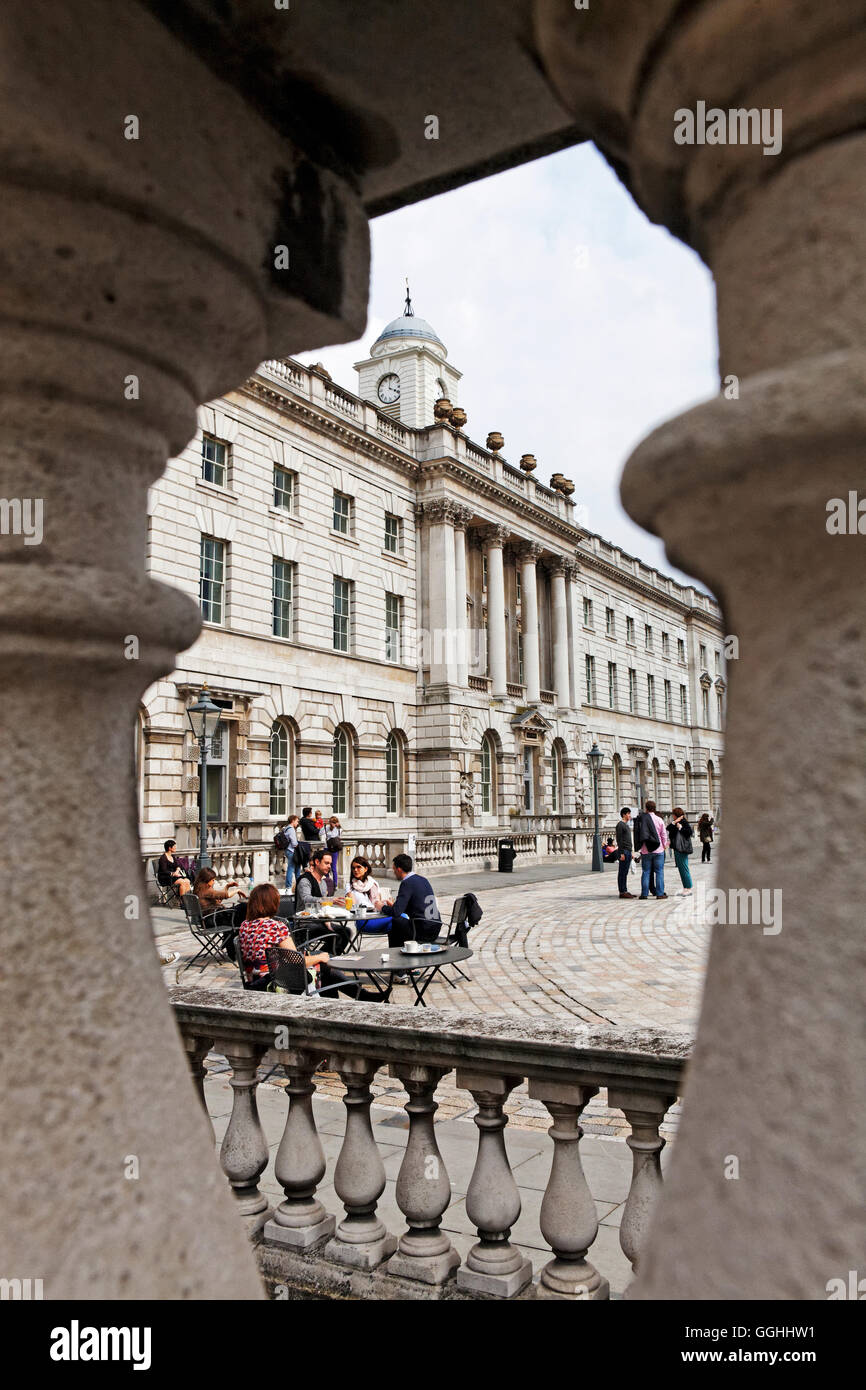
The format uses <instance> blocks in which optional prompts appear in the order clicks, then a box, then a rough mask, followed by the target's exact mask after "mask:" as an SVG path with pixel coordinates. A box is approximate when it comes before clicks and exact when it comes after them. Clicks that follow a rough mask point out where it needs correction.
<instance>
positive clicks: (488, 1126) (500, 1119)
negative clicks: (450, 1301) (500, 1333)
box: [457, 1068, 532, 1298]
mask: <svg viewBox="0 0 866 1390" xmlns="http://www.w3.org/2000/svg"><path fill="white" fill-rule="evenodd" d="M520 1081H521V1078H520V1077H518V1076H490V1075H482V1074H479V1073H477V1072H470V1071H462V1070H460V1069H459V1068H458V1071H457V1085H458V1086H460V1087H462V1088H463V1089H464V1090H467V1091H469V1092H471V1095H472V1099H473V1100H474V1101H475V1104H476V1105H477V1106H478V1114H477V1115H476V1116H475V1124H476V1126H477V1128H478V1157H477V1159H476V1163H475V1168H474V1171H473V1173H472V1178H471V1180H470V1183H469V1191H468V1192H467V1193H466V1214H467V1216H468V1217H469V1220H470V1221H471V1222H472V1224H473V1226H475V1228H476V1230H477V1231H478V1244H477V1245H473V1247H472V1249H471V1250H470V1251H469V1254H468V1255H467V1256H466V1263H465V1264H464V1265H462V1266H461V1267H460V1269H459V1270H458V1271H457V1285H458V1288H461V1289H468V1290H470V1291H471V1292H472V1293H485V1294H494V1295H496V1296H497V1297H499V1298H513V1297H514V1295H515V1294H517V1293H520V1290H521V1289H523V1288H525V1287H526V1285H527V1284H528V1283H530V1281H531V1279H532V1262H531V1260H527V1259H526V1258H525V1257H524V1256H523V1255H521V1253H520V1251H519V1250H515V1248H514V1246H513V1245H512V1244H511V1241H510V1240H509V1237H510V1235H511V1228H512V1226H514V1224H515V1222H516V1221H517V1218H518V1217H519V1215H520V1193H519V1191H518V1189H517V1183H516V1182H515V1181H514V1174H513V1173H512V1171H511V1165H510V1164H509V1162H508V1154H507V1152H506V1149H505V1137H504V1134H503V1131H504V1129H505V1126H506V1125H507V1123H508V1116H507V1115H504V1114H503V1106H504V1104H505V1102H506V1101H507V1099H508V1097H509V1095H510V1094H511V1092H512V1091H513V1090H514V1087H515V1086H518V1085H519V1084H520Z"/></svg>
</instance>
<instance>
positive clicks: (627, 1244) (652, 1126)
mask: <svg viewBox="0 0 866 1390" xmlns="http://www.w3.org/2000/svg"><path fill="white" fill-rule="evenodd" d="M675 1100H676V1096H653V1095H646V1094H645V1093H644V1092H642V1091H628V1090H621V1089H619V1088H617V1089H616V1090H614V1089H612V1088H609V1089H608V1093H607V1101H608V1105H611V1106H613V1107H614V1108H615V1109H617V1110H621V1111H622V1112H623V1114H624V1115H625V1117H626V1119H627V1120H628V1122H629V1124H630V1125H631V1134H630V1135H629V1136H628V1138H627V1139H626V1143H627V1144H628V1146H629V1148H630V1149H631V1151H632V1154H633V1164H632V1178H631V1187H630V1188H629V1191H628V1199H627V1201H626V1204H625V1210H624V1212H623V1214H622V1222H621V1224H620V1228H619V1243H620V1245H621V1246H622V1250H623V1254H624V1255H625V1256H626V1258H627V1259H628V1260H630V1261H631V1267H632V1269H633V1270H634V1271H635V1272H637V1267H638V1258H639V1256H640V1254H641V1252H642V1250H643V1249H644V1246H645V1242H646V1237H647V1233H648V1232H649V1228H650V1225H651V1222H652V1218H653V1216H654V1214H655V1210H656V1207H657V1205H658V1202H659V1198H660V1197H661V1195H662V1187H663V1183H662V1168H661V1155H662V1149H663V1148H664V1146H665V1141H664V1139H662V1137H661V1135H660V1134H659V1126H660V1124H661V1123H662V1121H663V1120H664V1117H665V1115H666V1114H667V1113H668V1111H669V1110H670V1108H671V1106H672V1105H673V1104H674V1101H675Z"/></svg>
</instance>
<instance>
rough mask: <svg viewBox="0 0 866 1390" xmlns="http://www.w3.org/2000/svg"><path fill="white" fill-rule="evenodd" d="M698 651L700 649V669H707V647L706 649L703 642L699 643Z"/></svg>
mask: <svg viewBox="0 0 866 1390" xmlns="http://www.w3.org/2000/svg"><path fill="white" fill-rule="evenodd" d="M700 651H701V656H700V661H701V670H702V671H706V669H707V649H706V647H705V646H704V644H703V642H702V643H701V648H700Z"/></svg>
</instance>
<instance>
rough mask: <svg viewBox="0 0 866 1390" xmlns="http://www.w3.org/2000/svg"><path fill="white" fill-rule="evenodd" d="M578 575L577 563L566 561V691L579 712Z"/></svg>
mask: <svg viewBox="0 0 866 1390" xmlns="http://www.w3.org/2000/svg"><path fill="white" fill-rule="evenodd" d="M578 573H579V569H578V565H577V561H576V560H566V561H565V563H564V565H563V575H564V576H565V613H566V622H567V630H568V689H569V703H570V705H571V708H572V709H575V710H579V709H580V706H581V704H582V699H581V685H580V682H581V670H580V659H581V650H580V622H579V620H578V594H577V576H578Z"/></svg>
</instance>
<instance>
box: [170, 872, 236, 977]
mask: <svg viewBox="0 0 866 1390" xmlns="http://www.w3.org/2000/svg"><path fill="white" fill-rule="evenodd" d="M180 905H181V907H182V908H183V910H184V913H185V914H186V921H187V926H188V927H189V930H190V934H191V935H192V936H193V937H194V938H195V940H196V941H197V942H198V943H199V950H198V951H196V953H195V955H194V956H193V957H192V960H189V961H187V963H186V965H185V966H184V967H183V969H182V970H181V971H180V974H181V975H183V974H184V972H185V971H187V970H189V968H190V966H192V965H195V964H196V962H197V961H199V960H201V962H202V963H201V965H200V967H199V969H200V970H204V968H205V966H206V965H207V964H208V963H209V962H210V961H216V962H220V961H223V960H225V959H226V958H227V955H228V953H227V951H226V948H225V942H226V937H227V936H229V935H230V933H231V932H232V930H233V928H234V907H229V908H220V909H219V910H218V911H216V912H208V913H203V912H202V910H201V903H200V902H199V900H198V898H197V897H196V895H195V893H192V892H190V893H184V895H183V897H182V898H181V900H180Z"/></svg>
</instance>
